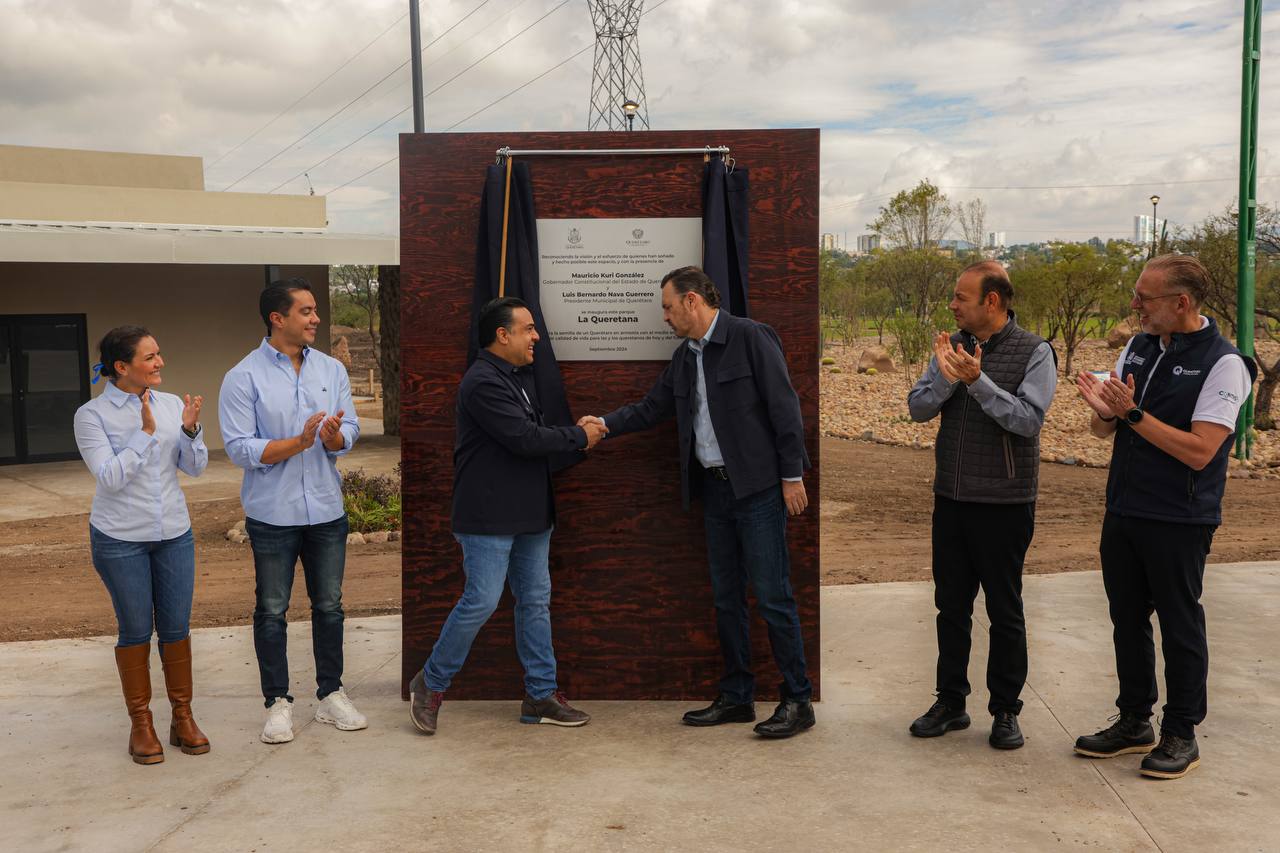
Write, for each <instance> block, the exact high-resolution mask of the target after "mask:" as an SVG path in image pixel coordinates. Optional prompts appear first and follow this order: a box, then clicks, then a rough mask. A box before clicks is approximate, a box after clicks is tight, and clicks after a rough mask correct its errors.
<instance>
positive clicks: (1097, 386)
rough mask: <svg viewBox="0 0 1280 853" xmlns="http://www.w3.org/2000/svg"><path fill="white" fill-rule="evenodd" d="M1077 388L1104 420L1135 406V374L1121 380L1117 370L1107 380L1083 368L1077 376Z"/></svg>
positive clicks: (1118, 415)
mask: <svg viewBox="0 0 1280 853" xmlns="http://www.w3.org/2000/svg"><path fill="white" fill-rule="evenodd" d="M1076 389H1077V390H1079V392H1080V396H1081V397H1083V398H1084V401H1085V402H1086V403H1088V404H1089V408H1091V409H1093V411H1094V412H1095V413H1097V415H1098V417H1100V418H1102V419H1103V420H1108V421H1109V420H1112V419H1114V418H1117V417H1120V416H1121V415H1124V414H1126V413H1127V412H1128V411H1129V410H1130V409H1132V408H1133V391H1134V385H1133V376H1132V375H1130V376H1129V377H1128V378H1127V379H1126V381H1124V382H1121V381H1120V377H1119V376H1117V375H1116V373H1115V371H1114V370H1113V371H1111V377H1110V378H1109V379H1107V380H1105V381H1103V380H1101V379H1099V378H1098V377H1096V376H1094V375H1093V374H1092V373H1090V372H1088V371H1087V370H1082V371H1080V373H1079V374H1078V375H1077V376H1076Z"/></svg>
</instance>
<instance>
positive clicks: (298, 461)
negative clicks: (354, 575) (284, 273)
mask: <svg viewBox="0 0 1280 853" xmlns="http://www.w3.org/2000/svg"><path fill="white" fill-rule="evenodd" d="M259 311H260V313H261V315H262V320H263V322H264V323H265V324H266V327H267V334H268V337H267V338H265V339H264V340H263V342H262V343H261V344H260V345H259V346H258V348H257V349H256V350H254V351H253V352H251V353H249V354H248V355H247V356H245V357H244V359H243V360H242V361H241V362H240V363H239V364H237V365H236V366H235V367H233V368H232V369H231V370H230V371H228V373H227V375H226V378H225V379H223V382H222V393H221V394H220V395H219V397H218V417H219V419H220V420H221V422H222V440H223V443H224V444H225V445H226V450H227V456H229V457H230V458H231V461H233V462H235V463H236V464H237V465H239V466H240V467H241V468H243V469H244V484H243V486H242V487H241V490H240V501H241V503H242V504H243V505H244V511H245V532H246V533H248V535H249V540H250V542H251V543H252V545H253V563H254V571H255V575H256V580H257V588H256V595H257V603H256V606H255V607H254V611H253V645H254V650H255V651H256V652H257V656H258V672H259V675H260V677H261V680H262V695H263V697H264V698H265V700H266V706H267V709H268V710H267V722H266V725H265V727H264V728H263V730H262V740H263V741H264V742H266V743H285V742H288V741H291V740H293V717H292V708H293V697H292V696H291V695H289V661H288V656H287V653H286V641H287V625H286V622H285V612H286V611H287V610H288V609H289V595H290V592H291V591H292V589H293V574H294V567H295V565H296V564H297V562H298V559H299V558H301V560H302V570H303V572H304V574H305V575H306V582H307V594H308V595H309V596H310V598H311V644H312V648H313V650H314V653H315V661H316V685H317V689H316V698H317V699H319V700H320V704H319V706H318V707H317V709H316V719H317V720H318V721H320V722H322V723H329V724H330V725H333V726H336V727H337V728H339V729H341V730H343V731H355V730H358V729H363V728H365V727H366V726H368V721H367V720H366V719H365V717H364V715H363V714H361V713H360V712H359V711H357V710H356V708H355V706H354V705H352V704H351V700H350V699H349V698H348V697H347V694H346V690H344V689H343V687H342V622H343V611H342V573H343V569H344V567H345V564H346V553H347V532H348V527H347V514H346V511H345V509H344V508H343V505H342V477H341V475H340V474H339V473H338V469H337V466H336V464H335V460H336V459H337V457H339V456H341V455H342V454H344V453H346V452H347V451H349V450H350V449H351V446H352V445H353V444H355V441H356V439H357V438H358V437H359V435H360V424H359V421H358V419H357V418H356V413H355V404H354V403H353V402H352V400H351V383H350V380H349V379H348V378H347V371H346V368H345V367H343V366H342V363H341V362H339V361H337V360H336V359H334V358H331V357H329V356H327V355H325V354H324V353H322V352H319V351H318V350H315V349H312V344H314V343H315V338H316V329H317V328H318V327H319V325H320V317H319V314H318V313H317V312H316V301H315V297H314V296H313V295H312V293H311V286H310V285H309V284H308V283H307V282H306V281H304V280H303V279H299V278H294V279H289V280H287V281H276V282H272V284H271V285H270V286H269V287H267V288H266V289H265V290H264V291H263V292H262V296H261V297H260V299H259Z"/></svg>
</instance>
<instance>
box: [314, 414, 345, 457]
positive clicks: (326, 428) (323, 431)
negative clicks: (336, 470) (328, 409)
mask: <svg viewBox="0 0 1280 853" xmlns="http://www.w3.org/2000/svg"><path fill="white" fill-rule="evenodd" d="M344 414H346V412H345V411H344V410H343V409H338V412H337V414H335V415H333V416H332V417H328V418H325V419H324V422H323V423H322V424H321V426H320V441H321V442H322V443H323V444H324V446H325V447H327V448H328V449H329V450H341V449H342V447H343V445H345V444H346V440H345V439H344V438H343V437H342V416H343V415H344ZM321 417H323V413H321ZM334 444H337V447H334Z"/></svg>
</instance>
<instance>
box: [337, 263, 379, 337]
mask: <svg viewBox="0 0 1280 853" xmlns="http://www.w3.org/2000/svg"><path fill="white" fill-rule="evenodd" d="M329 289H330V290H331V291H333V292H334V293H337V294H340V295H341V296H343V297H344V298H346V299H347V300H349V301H350V302H351V303H352V304H354V305H356V306H357V307H358V308H360V309H361V310H362V311H363V312H364V314H365V317H366V318H367V320H368V324H369V341H370V343H372V344H373V346H374V349H375V350H376V349H377V346H378V339H377V336H376V335H375V334H374V326H375V325H376V319H377V315H378V273H377V270H376V269H375V268H374V267H373V266H372V265H368V264H342V265H340V266H336V267H332V268H331V269H330V270H329Z"/></svg>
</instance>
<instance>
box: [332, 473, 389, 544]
mask: <svg viewBox="0 0 1280 853" xmlns="http://www.w3.org/2000/svg"><path fill="white" fill-rule="evenodd" d="M342 505H343V508H344V509H346V511H347V521H348V523H349V524H350V525H351V532H352V533H372V532H373V531H375V530H399V529H400V523H401V513H400V466H398V465H397V466H396V470H395V473H394V474H393V475H375V476H370V475H368V474H366V473H365V472H364V469H363V468H361V469H358V470H355V471H347V472H346V473H344V474H343V475H342Z"/></svg>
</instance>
